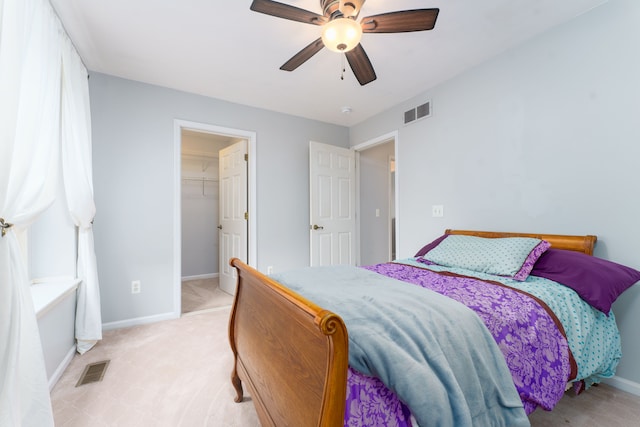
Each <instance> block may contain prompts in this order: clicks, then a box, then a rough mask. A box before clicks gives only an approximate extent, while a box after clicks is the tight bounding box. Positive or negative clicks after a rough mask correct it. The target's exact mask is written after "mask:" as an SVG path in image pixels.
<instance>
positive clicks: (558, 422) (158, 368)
mask: <svg viewBox="0 0 640 427" xmlns="http://www.w3.org/2000/svg"><path fill="white" fill-rule="evenodd" d="M228 318H229V309H228V308H225V309H219V310H217V311H216V310H215V309H214V310H210V311H204V312H200V313H194V314H193V315H189V316H183V317H181V318H180V319H176V320H170V321H165V322H159V323H155V324H151V325H143V326H137V327H133V328H127V329H120V330H116V331H107V332H105V333H104V339H103V340H102V341H101V342H100V343H98V345H97V346H96V347H95V348H94V349H93V350H91V351H89V352H88V353H86V354H84V355H82V356H80V355H76V356H75V358H74V359H73V360H72V362H71V364H70V366H69V367H68V368H67V370H66V372H65V373H64V374H63V376H62V378H61V379H60V381H59V382H58V384H56V386H55V388H54V389H53V391H52V393H51V398H52V404H53V411H54V418H55V422H56V426H57V427H89V426H90V427H97V426H118V427H121V426H125V427H126V426H136V427H141V426H142V427H146V426H154V427H155V426H167V427H192V426H204V427H209V426H211V427H213V426H216V427H218V426H219V427H257V426H259V423H258V420H257V417H256V413H255V410H254V408H253V403H252V402H251V401H250V400H249V401H246V402H243V403H239V404H238V403H235V402H234V401H233V398H234V397H235V391H234V389H233V387H232V386H231V382H230V379H229V378H230V373H231V369H232V366H233V360H232V353H231V350H230V348H229V344H228V339H227V325H228ZM105 359H109V360H111V362H110V364H109V367H108V369H107V371H106V373H105V375H104V379H103V380H102V381H101V382H97V383H91V384H87V385H83V386H80V387H77V388H76V387H75V385H76V383H77V381H78V379H79V378H80V375H81V374H82V371H83V369H84V367H85V366H86V365H87V364H89V363H93V362H97V361H101V360H105ZM530 419H531V423H532V426H534V427H556V426H580V427H583V426H584V427H590V426H594V427H596V426H597V427H602V426H607V427H628V426H635V425H638V420H640V397H637V396H633V395H631V394H629V393H625V392H623V391H620V390H617V389H615V388H613V387H610V386H607V385H601V386H599V387H592V388H591V389H589V390H588V391H586V392H585V393H583V394H581V395H580V396H573V395H572V394H571V393H567V395H565V397H563V399H562V400H561V401H560V403H559V404H558V406H557V407H556V409H554V411H553V412H545V411H542V410H538V411H536V412H534V413H533V414H532V416H531V417H530Z"/></svg>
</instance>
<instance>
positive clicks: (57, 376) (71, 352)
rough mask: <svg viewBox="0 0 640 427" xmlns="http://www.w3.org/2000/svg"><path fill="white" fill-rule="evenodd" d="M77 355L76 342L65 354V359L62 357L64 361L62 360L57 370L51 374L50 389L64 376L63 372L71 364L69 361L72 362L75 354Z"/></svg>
mask: <svg viewBox="0 0 640 427" xmlns="http://www.w3.org/2000/svg"><path fill="white" fill-rule="evenodd" d="M75 355H76V346H75V344H74V345H73V346H72V347H71V348H70V349H69V351H68V352H67V354H66V356H64V359H62V362H60V364H59V365H58V367H57V368H56V370H55V372H54V373H53V374H52V375H51V378H49V391H51V390H53V387H54V386H55V385H56V383H57V382H58V380H59V379H60V377H62V374H64V371H65V370H66V369H67V366H69V363H71V361H72V360H73V356H75Z"/></svg>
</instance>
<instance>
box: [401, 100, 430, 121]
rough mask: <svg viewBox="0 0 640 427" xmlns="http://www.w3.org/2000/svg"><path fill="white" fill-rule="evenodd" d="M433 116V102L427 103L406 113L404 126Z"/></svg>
mask: <svg viewBox="0 0 640 427" xmlns="http://www.w3.org/2000/svg"><path fill="white" fill-rule="evenodd" d="M430 116H431V101H427V102H425V103H424V104H422V105H418V106H417V107H415V108H412V109H411V110H408V111H405V112H404V124H405V125H408V124H409V123H411V122H414V121H416V120H420V119H422V118H425V117H430Z"/></svg>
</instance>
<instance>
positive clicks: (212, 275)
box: [182, 273, 220, 280]
mask: <svg viewBox="0 0 640 427" xmlns="http://www.w3.org/2000/svg"><path fill="white" fill-rule="evenodd" d="M218 276H220V273H209V274H197V275H195V276H184V277H183V278H182V280H202V279H213V278H215V277H218Z"/></svg>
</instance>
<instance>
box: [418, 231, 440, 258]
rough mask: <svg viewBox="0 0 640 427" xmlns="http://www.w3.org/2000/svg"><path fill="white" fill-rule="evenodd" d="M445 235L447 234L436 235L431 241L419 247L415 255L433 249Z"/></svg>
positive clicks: (420, 254) (421, 254)
mask: <svg viewBox="0 0 640 427" xmlns="http://www.w3.org/2000/svg"><path fill="white" fill-rule="evenodd" d="M447 236H448V234H443V235H442V236H440V237H438V238H437V239H436V240H434V241H433V242H431V243H429V244H427V245H425V246H423V247H422V249H420V250H419V251H418V253H417V254H416V255H415V256H423V255H424V254H426V253H427V252H429V251H430V250H431V249H433V248H435V247H436V246H438V245H439V244H440V242H442V241H443V240H444V239H445V238H446V237H447Z"/></svg>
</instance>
